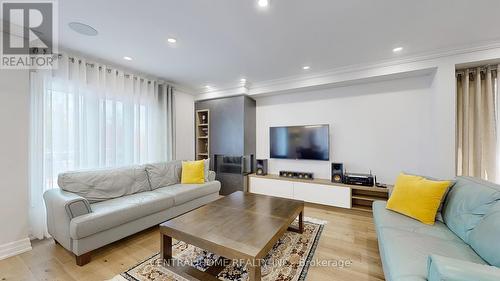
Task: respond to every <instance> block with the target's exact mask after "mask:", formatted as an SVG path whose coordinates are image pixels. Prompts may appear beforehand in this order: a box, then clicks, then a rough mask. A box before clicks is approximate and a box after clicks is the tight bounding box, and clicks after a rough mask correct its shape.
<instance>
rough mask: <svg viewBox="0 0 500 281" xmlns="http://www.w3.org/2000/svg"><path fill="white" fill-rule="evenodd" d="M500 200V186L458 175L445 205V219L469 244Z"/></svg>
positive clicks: (449, 226) (452, 229)
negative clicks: (472, 236) (485, 217)
mask: <svg viewBox="0 0 500 281" xmlns="http://www.w3.org/2000/svg"><path fill="white" fill-rule="evenodd" d="M499 200H500V186H499V185H496V184H493V183H490V182H487V181H484V180H480V179H476V178H470V177H457V180H456V183H455V185H454V186H453V188H452V189H451V190H450V191H449V193H448V196H447V197H446V201H445V203H444V206H443V219H444V222H445V224H446V225H447V226H448V228H450V229H451V231H453V232H454V233H455V234H456V235H457V236H458V237H460V238H461V239H462V240H463V241H465V242H466V243H467V244H470V243H471V239H470V237H469V236H470V234H471V232H472V231H473V230H474V228H475V227H476V226H477V225H478V224H479V223H480V222H481V220H482V219H483V217H484V216H485V215H486V214H488V213H489V212H490V209H491V207H492V206H493V205H494V203H495V202H498V201H499Z"/></svg>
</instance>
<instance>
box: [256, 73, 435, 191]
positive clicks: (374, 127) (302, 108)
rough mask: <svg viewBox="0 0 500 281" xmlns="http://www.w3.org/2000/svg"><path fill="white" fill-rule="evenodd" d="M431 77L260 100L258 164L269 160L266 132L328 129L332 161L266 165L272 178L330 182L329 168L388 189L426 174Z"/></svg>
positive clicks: (277, 161) (430, 134)
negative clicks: (300, 176)
mask: <svg viewBox="0 0 500 281" xmlns="http://www.w3.org/2000/svg"><path fill="white" fill-rule="evenodd" d="M432 82H433V76H432V75H427V76H420V77H411V78H401V79H397V80H391V81H384V82H376V83H368V84H361V85H354V86H348V87H341V88H331V89H325V90H317V91H307V92H298V93H294V94H284V95H274V96H268V97H258V98H257V99H256V100H257V158H266V159H267V158H269V127H271V126H287V125H308V124H309V125H312V124H329V125H330V161H310V160H285V159H269V161H270V162H269V169H270V173H273V174H277V173H278V172H279V170H292V171H308V172H314V174H315V177H318V178H330V162H343V163H344V165H345V167H346V168H347V169H348V170H349V171H351V172H368V171H369V170H370V169H372V170H373V172H374V173H376V175H377V177H378V180H379V181H381V182H385V183H392V182H393V181H394V179H395V177H396V176H397V174H398V173H399V172H400V171H408V172H414V173H421V174H424V173H425V172H426V168H425V167H426V165H427V161H428V159H429V157H430V153H431V148H430V146H429V145H428V142H427V140H432V139H433V138H434V136H433V130H432V126H431V122H432V120H431V119H430V116H431V114H432V106H431V104H432V102H433V99H434V97H433V91H432Z"/></svg>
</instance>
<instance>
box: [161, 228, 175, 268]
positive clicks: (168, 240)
mask: <svg viewBox="0 0 500 281" xmlns="http://www.w3.org/2000/svg"><path fill="white" fill-rule="evenodd" d="M160 236H161V237H160V244H161V245H160V259H161V260H162V261H163V262H164V263H168V264H171V261H172V260H173V257H172V237H170V236H167V235H164V234H162V233H160Z"/></svg>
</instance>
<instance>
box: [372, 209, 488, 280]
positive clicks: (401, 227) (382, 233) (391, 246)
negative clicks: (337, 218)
mask: <svg viewBox="0 0 500 281" xmlns="http://www.w3.org/2000/svg"><path fill="white" fill-rule="evenodd" d="M385 205H386V202H385V201H375V202H374V203H373V219H374V222H375V227H376V231H377V238H378V242H379V250H380V255H381V257H382V264H383V265H384V274H385V275H386V278H387V280H398V281H399V280H427V259H428V256H429V255H431V254H439V255H441V256H449V257H454V258H457V259H462V260H466V261H472V262H476V263H481V264H484V261H483V260H482V259H481V258H480V257H479V256H478V255H477V254H476V253H475V252H474V251H473V250H472V249H471V248H470V247H469V246H468V245H467V244H465V243H464V242H463V241H462V239H460V238H459V237H457V236H456V235H455V234H454V233H453V232H452V231H450V230H449V229H448V228H447V227H446V225H445V224H443V223H441V222H436V224H434V225H425V224H422V223H420V222H418V221H416V220H413V219H411V218H409V217H406V216H404V215H401V214H398V213H396V212H393V211H391V210H387V209H386V208H385Z"/></svg>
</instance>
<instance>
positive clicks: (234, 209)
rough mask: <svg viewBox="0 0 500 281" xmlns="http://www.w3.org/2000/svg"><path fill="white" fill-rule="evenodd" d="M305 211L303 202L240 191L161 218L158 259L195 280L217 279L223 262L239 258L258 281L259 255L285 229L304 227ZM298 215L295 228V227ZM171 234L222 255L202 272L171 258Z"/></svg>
mask: <svg viewBox="0 0 500 281" xmlns="http://www.w3.org/2000/svg"><path fill="white" fill-rule="evenodd" d="M303 214H304V202H303V201H297V200H291V199H283V198H277V197H271V196H265V195H258V194H252V193H244V192H241V191H238V192H235V193H232V194H230V195H228V196H226V197H223V198H221V199H218V200H216V201H214V202H212V203H209V204H207V205H205V206H203V207H200V208H198V209H195V210H193V211H191V212H189V213H186V214H183V215H181V216H179V217H176V218H174V219H172V220H169V221H167V222H164V223H162V224H161V225H160V233H161V248H160V251H161V252H160V254H161V259H162V260H163V261H165V262H164V263H163V264H164V265H165V266H166V267H169V268H170V269H172V270H173V271H174V272H176V273H179V274H181V275H182V276H184V277H186V274H187V276H189V277H194V278H195V279H198V280H218V279H217V278H216V277H215V276H217V274H219V273H220V272H221V271H222V270H223V269H224V266H223V264H227V261H228V259H230V260H238V261H240V262H245V263H246V265H247V269H248V274H249V280H261V268H260V267H261V264H262V259H263V258H264V257H265V256H266V254H267V253H268V252H269V251H270V250H271V249H272V247H273V246H274V244H275V243H276V241H277V240H278V239H279V238H281V237H282V236H283V234H284V233H285V231H287V230H291V231H295V232H299V233H302V232H303V230H304V223H303ZM297 216H298V217H299V227H298V228H293V227H291V226H290V224H291V223H292V222H293V221H294V220H295V218H297ZM172 238H175V239H177V240H180V241H184V242H186V243H188V244H191V245H194V246H196V247H199V248H201V249H205V250H207V251H209V252H212V253H214V254H217V255H219V256H221V257H223V258H221V259H219V261H218V262H217V263H216V264H215V265H214V266H212V267H210V268H209V269H208V270H206V271H205V272H202V271H199V270H197V269H195V268H193V267H190V266H186V265H181V263H179V262H178V261H177V262H176V260H174V258H173V257H172ZM223 262H224V263H223Z"/></svg>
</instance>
